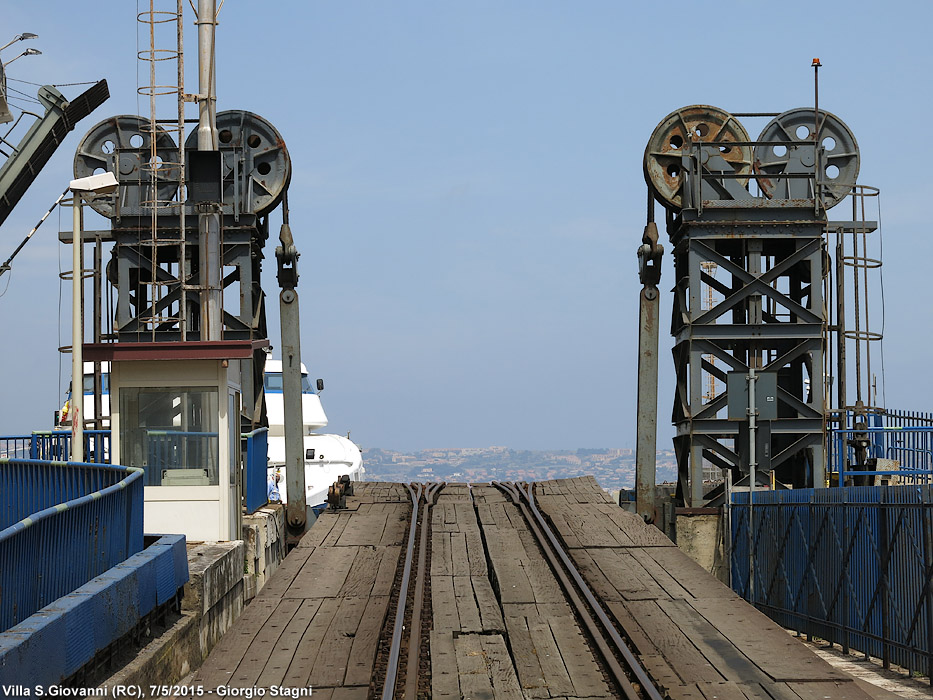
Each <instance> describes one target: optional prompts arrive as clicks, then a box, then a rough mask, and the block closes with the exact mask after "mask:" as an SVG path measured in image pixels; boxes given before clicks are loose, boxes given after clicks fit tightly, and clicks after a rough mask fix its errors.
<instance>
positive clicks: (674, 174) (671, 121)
mask: <svg viewBox="0 0 933 700" xmlns="http://www.w3.org/2000/svg"><path fill="white" fill-rule="evenodd" d="M748 140H749V138H748V133H747V132H746V131H745V127H743V126H742V124H741V123H740V122H739V121H738V120H737V119H736V118H735V117H733V116H732V115H731V114H729V113H728V112H726V111H724V110H721V109H719V108H717V107H710V106H709V105H691V106H689V107H682V108H681V109H678V110H675V111H673V112H671V113H670V114H668V115H667V116H666V117H664V119H662V120H661V122H660V123H659V124H658V125H657V127H655V130H654V132H653V133H652V134H651V138H650V139H649V140H648V146H647V148H645V159H644V168H645V180H646V181H647V182H648V185H649V186H650V187H652V188H653V189H654V195H655V197H656V198H657V200H658V201H659V202H661V203H662V204H663V205H664V206H666V207H669V208H673V209H680V207H681V201H682V199H681V190H682V188H683V178H682V172H683V165H682V160H683V157H684V156H685V155H686V152H687V148H688V146H689V145H690V144H692V143H718V144H722V145H721V147H720V155H721V156H722V157H723V159H725V160H726V161H727V162H728V163H729V164H730V165H731V166H732V168H733V169H734V171H735V173H736V174H738V175H749V174H751V171H752V149H751V147H750V146H747V145H742V146H734V145H730V144H731V143H736V142H739V143H741V142H747V141H748ZM739 182H740V183H741V184H742V185H743V186H744V185H745V184H746V183H747V182H748V178H747V177H745V178H740V179H739Z"/></svg>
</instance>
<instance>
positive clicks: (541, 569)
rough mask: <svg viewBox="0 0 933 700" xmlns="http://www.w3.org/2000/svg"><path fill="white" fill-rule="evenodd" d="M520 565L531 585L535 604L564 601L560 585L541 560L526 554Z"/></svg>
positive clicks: (545, 563)
mask: <svg viewBox="0 0 933 700" xmlns="http://www.w3.org/2000/svg"><path fill="white" fill-rule="evenodd" d="M526 551H527V550H526ZM521 565H522V568H523V569H524V571H525V575H526V576H527V577H528V582H529V583H530V584H531V589H532V591H533V592H534V599H535V602H536V603H559V602H562V601H564V600H565V598H564V592H563V589H562V588H561V587H560V583H558V581H557V578H556V577H555V576H554V572H553V571H552V570H551V567H550V565H549V564H548V563H547V562H546V561H544V559H543V558H541V557H533V556H531V555H530V554H526V556H525V558H524V560H523V561H522V562H521Z"/></svg>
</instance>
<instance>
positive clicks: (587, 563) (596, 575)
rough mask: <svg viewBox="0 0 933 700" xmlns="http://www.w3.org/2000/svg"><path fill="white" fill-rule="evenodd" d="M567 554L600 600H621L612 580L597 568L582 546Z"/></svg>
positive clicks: (620, 595)
mask: <svg viewBox="0 0 933 700" xmlns="http://www.w3.org/2000/svg"><path fill="white" fill-rule="evenodd" d="M569 554H570V558H571V559H573V562H574V564H576V566H577V569H579V571H580V575H581V576H583V579H584V580H585V581H586V582H587V584H589V586H590V588H591V589H592V590H593V593H595V594H596V595H597V596H598V597H599V598H600V600H602V601H603V602H604V603H608V602H610V601H621V600H622V594H621V593H619V591H618V589H617V588H616V587H615V586H614V585H612V582H611V581H610V580H609V579H608V578H606V574H604V573H603V571H602V569H600V568H599V565H598V564H597V563H596V561H595V560H594V559H593V557H592V556H591V555H590V553H589V551H587V550H586V549H582V548H581V549H573V550H571V551H570V552H569Z"/></svg>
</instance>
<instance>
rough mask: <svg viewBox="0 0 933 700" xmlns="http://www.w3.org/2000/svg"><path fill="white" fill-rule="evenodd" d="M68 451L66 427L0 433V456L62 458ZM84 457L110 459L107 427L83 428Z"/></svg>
mask: <svg viewBox="0 0 933 700" xmlns="http://www.w3.org/2000/svg"><path fill="white" fill-rule="evenodd" d="M70 455H71V432H70V431H67V430H37V431H35V432H33V433H32V434H31V435H5V436H2V437H0V458H5V459H45V460H56V461H65V460H67V459H68V458H69V456H70ZM84 458H85V461H87V462H93V463H95V464H106V463H108V462H110V431H109V430H85V431H84Z"/></svg>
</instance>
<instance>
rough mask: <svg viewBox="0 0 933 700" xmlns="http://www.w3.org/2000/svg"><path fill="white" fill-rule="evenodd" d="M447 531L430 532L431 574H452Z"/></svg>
mask: <svg viewBox="0 0 933 700" xmlns="http://www.w3.org/2000/svg"><path fill="white" fill-rule="evenodd" d="M450 536H451V533H449V532H437V531H434V532H432V533H431V576H453V573H454V572H453V568H454V567H453V561H452V560H451V553H450Z"/></svg>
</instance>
